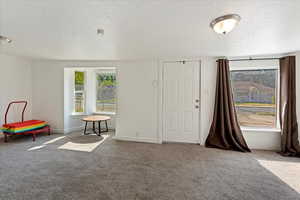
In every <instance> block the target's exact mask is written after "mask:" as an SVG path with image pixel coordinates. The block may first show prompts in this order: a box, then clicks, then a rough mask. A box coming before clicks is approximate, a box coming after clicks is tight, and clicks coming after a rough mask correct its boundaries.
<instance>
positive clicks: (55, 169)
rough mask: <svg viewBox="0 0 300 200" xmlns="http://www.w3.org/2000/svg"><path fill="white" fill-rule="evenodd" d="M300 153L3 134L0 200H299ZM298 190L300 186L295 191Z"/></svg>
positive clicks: (81, 137) (76, 135)
mask: <svg viewBox="0 0 300 200" xmlns="http://www.w3.org/2000/svg"><path fill="white" fill-rule="evenodd" d="M299 163H300V159H299V158H284V157H281V156H280V155H278V154H276V153H274V152H267V151H256V152H254V153H251V154H250V153H248V154H245V153H239V152H232V151H222V150H217V149H208V148H204V147H201V146H199V145H190V144H164V145H159V144H144V143H135V142H120V141H115V140H112V139H111V138H110V137H108V136H104V137H98V136H95V135H91V136H83V135H81V133H73V134H71V135H66V136H64V135H59V134H55V135H51V136H46V135H43V136H39V137H37V140H36V142H32V141H31V137H18V138H15V139H12V140H10V142H9V143H3V139H0V199H1V200H10V199H13V200H21V199H22V200H27V199H28V200H31V199H38V200H46V199H53V200H60V199H68V200H69V199H70V200H71V199H72V200H79V199H87V200H95V199H100V200H101V199H103V200H110V199H116V200H119V199H126V200H127V199H128V200H132V199H141V200H150V199H153V200H157V199H179V200H185V199H209V200H210V199H211V200H213V199H214V200H217V199H221V200H223V199H224V200H226V199H228V200H229V199H230V200H235V199H236V200H248V199H249V200H250V199H251V200H261V199H267V200H272V199H274V200H296V199H300V194H299V192H300V186H299V182H300V171H299V170H300V169H299V168H300V166H299ZM297 191H298V192H297Z"/></svg>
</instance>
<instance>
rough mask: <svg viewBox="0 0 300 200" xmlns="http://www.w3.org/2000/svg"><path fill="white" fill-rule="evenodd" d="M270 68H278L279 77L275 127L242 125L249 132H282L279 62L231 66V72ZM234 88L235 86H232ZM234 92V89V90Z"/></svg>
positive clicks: (277, 78) (277, 81)
mask: <svg viewBox="0 0 300 200" xmlns="http://www.w3.org/2000/svg"><path fill="white" fill-rule="evenodd" d="M269 69H275V70H277V77H276V90H275V95H276V106H275V109H276V110H275V112H276V118H275V127H259V126H241V125H240V127H241V130H243V131H249V132H280V131H281V127H280V119H279V118H280V113H279V106H280V105H279V98H280V96H279V95H280V67H279V63H278V65H276V66H275V65H273V64H271V65H270V64H268V65H265V66H255V67H253V66H249V67H247V66H233V67H229V72H232V71H251V70H253V71H255V70H269ZM231 89H232V90H233V88H232V87H231ZM232 93H233V91H232Z"/></svg>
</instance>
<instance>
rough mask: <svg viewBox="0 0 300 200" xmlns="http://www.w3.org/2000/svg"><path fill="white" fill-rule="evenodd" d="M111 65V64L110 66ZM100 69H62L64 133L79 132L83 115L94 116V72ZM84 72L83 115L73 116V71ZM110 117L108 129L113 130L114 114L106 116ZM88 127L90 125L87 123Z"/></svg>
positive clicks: (82, 124)
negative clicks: (84, 95)
mask: <svg viewBox="0 0 300 200" xmlns="http://www.w3.org/2000/svg"><path fill="white" fill-rule="evenodd" d="M111 65H113V64H111ZM97 69H101V67H84V68H75V67H68V68H64V129H65V130H64V132H72V131H75V130H81V129H82V128H84V123H83V122H82V120H81V119H82V118H83V116H84V115H92V114H94V112H95V111H94V105H95V104H96V94H95V92H96V90H95V87H96V85H95V83H96V77H95V71H94V70H97ZM76 70H79V71H85V75H86V76H85V77H86V81H85V88H86V98H85V113H84V114H74V113H73V110H74V104H73V101H74V91H73V88H74V74H75V71H76ZM105 115H108V116H110V117H111V120H109V121H108V128H109V129H115V127H116V126H115V114H108V113H105ZM88 125H89V126H91V125H92V123H88Z"/></svg>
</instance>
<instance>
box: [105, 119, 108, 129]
mask: <svg viewBox="0 0 300 200" xmlns="http://www.w3.org/2000/svg"><path fill="white" fill-rule="evenodd" d="M105 126H106V132H108V126H107V120H105Z"/></svg>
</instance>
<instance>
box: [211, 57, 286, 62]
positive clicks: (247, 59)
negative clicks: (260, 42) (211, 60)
mask: <svg viewBox="0 0 300 200" xmlns="http://www.w3.org/2000/svg"><path fill="white" fill-rule="evenodd" d="M279 59H280V58H251V57H250V58H241V59H231V60H228V61H231V62H232V61H233V62H234V61H249V60H279ZM216 62H218V60H216Z"/></svg>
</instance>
